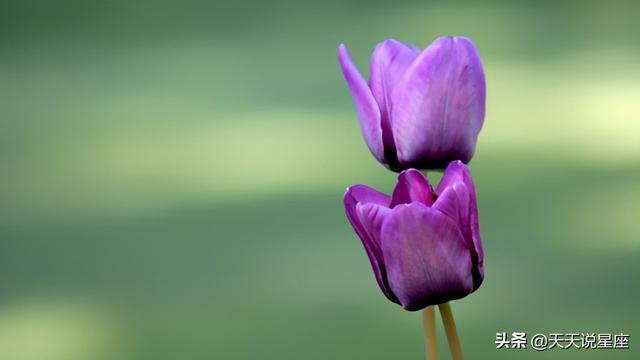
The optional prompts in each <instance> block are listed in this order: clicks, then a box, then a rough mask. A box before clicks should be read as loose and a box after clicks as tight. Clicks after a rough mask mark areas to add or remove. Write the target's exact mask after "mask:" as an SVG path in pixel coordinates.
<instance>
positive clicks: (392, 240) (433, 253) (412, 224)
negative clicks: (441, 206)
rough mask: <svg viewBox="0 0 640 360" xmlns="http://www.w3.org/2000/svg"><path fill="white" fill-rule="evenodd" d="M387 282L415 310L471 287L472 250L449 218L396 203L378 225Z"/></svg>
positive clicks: (463, 293) (419, 206)
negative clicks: (380, 232)
mask: <svg viewBox="0 0 640 360" xmlns="http://www.w3.org/2000/svg"><path fill="white" fill-rule="evenodd" d="M382 252H383V253H384V259H385V266H386V269H387V276H388V281H389V286H390V288H391V290H392V291H393V293H394V294H395V295H396V296H397V298H398V300H400V303H401V305H402V307H403V308H405V309H407V310H410V311H415V310H420V309H422V308H424V307H426V306H429V305H435V304H441V303H444V302H447V301H450V300H455V299H459V298H462V297H464V296H466V295H467V294H469V293H470V292H471V291H472V289H473V279H472V275H471V258H470V252H469V249H468V247H467V244H466V243H465V241H464V239H463V236H462V233H461V232H460V230H459V229H458V226H457V224H456V223H454V222H453V220H452V219H451V218H450V217H448V216H446V215H444V214H442V213H441V212H440V211H437V210H434V209H432V208H429V207H427V206H425V205H423V204H420V203H412V204H408V205H402V206H398V207H396V208H394V209H393V213H392V214H391V216H390V217H389V218H388V219H387V220H386V221H385V222H384V224H383V226H382Z"/></svg>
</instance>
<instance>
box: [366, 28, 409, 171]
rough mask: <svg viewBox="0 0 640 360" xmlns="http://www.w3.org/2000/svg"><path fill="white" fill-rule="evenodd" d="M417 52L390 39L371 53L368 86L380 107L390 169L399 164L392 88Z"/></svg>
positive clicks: (383, 141)
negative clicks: (395, 138) (392, 122)
mask: <svg viewBox="0 0 640 360" xmlns="http://www.w3.org/2000/svg"><path fill="white" fill-rule="evenodd" d="M419 54H420V49H418V48H416V47H415V46H412V45H405V44H403V43H401V42H399V41H396V40H393V39H389V40H385V41H383V42H381V43H380V44H378V45H377V46H376V48H375V50H373V54H372V55H371V78H370V79H369V87H370V88H371V92H372V93H373V97H374V98H375V99H376V101H377V102H378V106H379V108H380V120H381V121H380V126H381V128H382V143H383V145H384V150H385V154H384V156H385V159H386V162H387V163H388V164H389V165H390V167H391V168H393V169H400V164H399V163H398V154H397V151H396V145H395V141H394V139H393V132H392V130H391V108H392V103H391V91H392V90H393V88H395V86H396V84H397V83H398V82H399V81H400V79H401V77H402V75H403V74H404V73H405V71H406V70H407V69H408V68H409V65H411V63H412V62H413V60H414V59H415V58H416V57H417V56H418V55H419Z"/></svg>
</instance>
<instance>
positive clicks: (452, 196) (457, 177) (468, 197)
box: [433, 161, 484, 290]
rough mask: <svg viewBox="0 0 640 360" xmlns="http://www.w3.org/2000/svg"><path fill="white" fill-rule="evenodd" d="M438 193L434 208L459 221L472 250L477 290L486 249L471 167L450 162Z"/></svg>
mask: <svg viewBox="0 0 640 360" xmlns="http://www.w3.org/2000/svg"><path fill="white" fill-rule="evenodd" d="M437 193H438V194H440V195H439V197H438V199H437V200H436V202H435V203H434V205H433V208H434V209H437V210H439V211H441V212H442V213H444V214H446V215H447V216H449V217H451V218H452V219H453V220H454V221H455V222H457V223H458V224H460V229H461V230H462V233H463V235H464V238H465V240H466V242H467V244H468V245H469V247H470V249H471V250H472V257H471V259H472V261H473V265H474V271H473V278H474V281H473V283H474V290H475V289H477V288H478V287H479V286H480V284H481V283H482V280H483V278H484V250H483V248H482V239H481V236H480V225H479V220H478V202H477V199H476V190H475V185H474V183H473V178H472V177H471V172H470V171H469V168H468V167H467V166H466V165H465V164H463V163H462V162H461V161H454V162H452V163H451V164H449V166H448V167H447V169H446V170H445V172H444V175H443V177H442V179H441V180H440V183H439V184H438V190H437Z"/></svg>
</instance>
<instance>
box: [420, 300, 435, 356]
mask: <svg viewBox="0 0 640 360" xmlns="http://www.w3.org/2000/svg"><path fill="white" fill-rule="evenodd" d="M422 322H423V323H424V340H425V353H426V356H427V360H438V342H437V340H436V311H435V309H434V306H428V307H427V308H425V309H424V310H422Z"/></svg>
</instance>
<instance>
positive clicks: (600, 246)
mask: <svg viewBox="0 0 640 360" xmlns="http://www.w3.org/2000/svg"><path fill="white" fill-rule="evenodd" d="M639 4H640V3H638V2H636V3H635V4H634V3H633V2H631V1H629V2H619V1H611V2H600V1H569V2H561V3H560V2H555V1H525V2H512V1H490V2H485V3H482V4H480V3H478V2H456V3H455V4H452V3H447V2H432V3H427V2H419V1H414V2H402V3H401V2H390V1H373V2H372V1H336V0H329V1H323V2H299V1H280V2H264V1H257V0H249V1H231V0H225V1H199V0H186V1H150V0H133V1H125V0H115V1H108V2H107V1H105V2H95V1H80V0H77V1H75V0H63V1H56V2H52V1H44V0H42V1H39V0H32V1H17V0H16V1H6V0H2V1H0V204H1V205H0V358H1V359H11V360H23V359H33V360H39V359H44V360H76V359H307V360H310V359H420V358H422V357H423V343H422V330H421V319H420V314H419V313H408V312H404V311H403V310H401V309H400V308H399V307H397V306H395V305H393V304H391V303H388V302H387V300H386V299H385V298H384V297H383V296H382V294H381V293H380V291H379V289H378V288H377V285H376V283H375V280H374V277H373V275H372V273H371V270H370V267H369V263H368V260H367V258H366V256H365V252H364V250H363V249H362V245H361V244H360V242H359V240H358V239H357V237H356V235H355V233H354V232H353V231H352V230H351V227H350V226H349V224H348V223H347V221H346V218H345V216H344V214H343V209H342V205H341V198H342V194H343V191H344V189H345V187H346V186H348V185H351V184H353V183H357V182H363V183H367V184H370V185H373V186H376V187H378V188H380V189H383V190H385V191H387V192H389V191H390V190H391V187H392V185H393V183H394V181H395V175H394V174H392V173H390V172H388V171H386V170H385V169H383V168H382V167H381V166H380V165H379V164H378V163H376V162H375V160H374V159H373V157H372V156H371V155H370V154H369V152H368V150H367V149H366V146H365V145H364V142H363V141H362V139H361V137H360V133H359V128H358V125H357V121H356V117H355V112H354V109H353V106H352V103H351V97H350V94H349V93H348V91H347V89H346V86H345V84H344V81H343V79H342V75H341V73H340V71H339V68H338V64H337V47H338V44H339V43H340V42H344V43H346V44H347V45H348V47H349V49H350V51H351V54H352V56H353V58H354V61H356V63H357V64H358V65H359V67H360V69H361V70H362V71H363V72H364V73H367V72H368V61H369V54H370V52H371V50H372V49H373V47H374V46H375V44H376V43H377V42H379V41H381V40H383V39H385V38H389V37H393V38H397V39H399V40H401V41H405V42H411V43H414V44H417V45H419V46H421V47H424V46H425V45H427V44H428V43H430V42H431V41H432V40H433V39H434V38H435V37H437V36H439V35H443V34H459V35H466V36H469V37H471V38H472V39H473V40H474V41H475V42H476V44H477V46H478V48H479V50H480V52H481V55H482V57H483V60H484V64H485V70H486V76H487V83H488V100H487V101H488V103H487V117H486V122H485V126H484V129H483V131H482V133H481V135H480V139H479V142H478V148H477V152H476V157H475V158H474V160H473V162H472V170H473V174H474V177H475V180H476V186H477V189H478V196H479V206H480V217H481V231H482V234H483V238H484V244H485V251H486V280H485V283H484V284H483V286H482V287H481V288H480V289H479V291H478V292H477V293H475V294H473V295H472V296H469V297H467V298H465V299H463V300H460V301H456V302H455V303H454V309H455V313H456V318H457V322H458V327H459V330H460V333H461V338H462V341H463V345H464V349H465V352H466V354H467V357H468V358H470V359H512V358H518V359H552V358H553V359H556V358H574V359H577V358H581V359H583V358H584V359H602V358H605V357H606V358H608V359H622V358H626V359H633V358H638V352H637V351H636V349H635V347H636V343H637V342H638V341H640V332H639V331H640V314H639V311H638V304H639V300H640V288H639V276H640V262H639V261H638V260H639V255H640V229H639V227H638V219H639V214H640V66H638V65H639V64H640V41H638V39H639V38H640V26H638V23H637V21H638V14H639V13H640V5H639ZM438 177H439V176H438V175H437V174H436V175H435V177H434V179H435V180H437V178H438ZM519 330H521V331H527V332H529V334H530V335H531V334H533V333H535V332H543V333H545V332H546V333H549V332H612V333H619V332H624V333H628V334H630V335H631V340H630V344H631V348H632V349H631V350H629V351H622V350H613V351H595V350H565V351H562V350H553V351H547V352H544V353H538V352H535V351H533V350H530V349H528V350H520V351H517V350H516V351H506V350H496V349H495V345H494V341H495V333H496V332H502V331H506V332H511V331H519ZM441 334H442V333H441ZM440 340H442V336H441V338H440ZM441 348H442V353H443V358H446V354H447V351H446V350H445V349H446V345H445V343H444V342H442V344H441Z"/></svg>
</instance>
